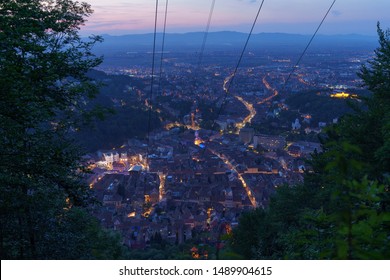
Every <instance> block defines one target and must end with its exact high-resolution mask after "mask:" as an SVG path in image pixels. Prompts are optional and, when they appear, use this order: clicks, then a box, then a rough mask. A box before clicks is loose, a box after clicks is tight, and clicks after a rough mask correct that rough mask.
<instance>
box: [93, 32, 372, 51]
mask: <svg viewBox="0 0 390 280" xmlns="http://www.w3.org/2000/svg"><path fill="white" fill-rule="evenodd" d="M203 36H204V33H203V32H193V33H183V34H175V33H172V34H166V37H165V50H166V51H181V52H186V51H188V52H194V51H198V50H199V49H200V47H201V44H202V41H203ZM247 36H248V34H245V33H240V32H230V31H224V32H212V33H209V34H208V37H207V44H206V50H211V51H216V50H218V51H232V50H236V49H242V47H243V45H244V43H245V40H246V38H247ZM103 38H104V42H103V43H102V44H100V45H99V46H97V47H96V48H95V51H96V52H97V53H104V54H108V53H118V52H150V51H152V48H153V34H151V33H150V34H135V35H123V36H110V35H103ZM310 38H311V35H298V34H286V33H259V34H253V35H252V37H251V39H250V42H249V45H248V51H250V50H251V49H256V50H258V49H266V50H269V51H280V50H284V49H286V48H288V49H297V51H298V50H301V49H302V47H304V46H305V45H306V44H307V43H308V42H309V40H310ZM161 42H162V33H158V34H157V44H158V46H160V45H161ZM376 46H377V38H376V37H375V36H364V35H356V34H350V35H317V36H316V38H315V39H314V41H313V43H312V46H311V49H313V50H316V49H318V50H321V49H333V50H335V49H340V50H342V49H348V50H350V49H357V50H362V49H363V50H372V49H374V48H375V47H376Z"/></svg>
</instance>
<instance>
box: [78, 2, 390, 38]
mask: <svg viewBox="0 0 390 280" xmlns="http://www.w3.org/2000/svg"><path fill="white" fill-rule="evenodd" d="M84 1H86V2H88V3H90V4H91V5H92V8H93V9H94V11H95V12H94V14H93V15H92V16H91V17H90V18H89V20H88V23H87V24H86V26H84V27H83V28H82V30H81V33H82V34H84V35H90V34H111V35H123V34H136V33H150V32H153V28H154V11H155V5H156V1H155V0H84ZM165 1H166V0H159V21H158V31H159V32H161V31H162V29H163V18H164V14H163V13H164V10H165V3H166V2H165ZM260 2H261V0H216V4H215V9H214V15H213V19H212V23H211V27H210V31H211V32H212V31H226V30H229V31H240V32H249V30H250V27H251V24H252V22H253V20H254V17H255V15H256V13H257V10H258V8H259V6H260ZM332 2H333V1H332V0H265V2H264V6H263V9H262V12H261V14H260V17H259V20H258V23H257V25H256V28H255V30H254V32H255V33H260V32H285V33H299V34H311V33H313V32H314V30H315V29H316V27H317V26H318V24H319V22H320V21H321V19H322V17H323V16H324V14H325V12H326V11H327V9H328V8H329V7H330V5H331V3H332ZM211 3H212V0H169V6H168V20H167V32H168V33H185V32H193V31H204V30H205V28H206V23H207V19H208V15H209V11H210V7H211ZM389 11H390V1H389V0H337V1H336V4H335V5H334V7H333V9H332V12H331V13H330V14H329V16H328V18H327V19H326V22H325V23H324V25H323V26H322V28H321V30H320V32H319V33H322V34H350V33H356V34H366V35H375V34H376V22H377V21H380V22H381V24H382V27H383V28H384V29H386V28H390V12H389Z"/></svg>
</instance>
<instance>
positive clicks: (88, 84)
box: [0, 0, 102, 259]
mask: <svg viewBox="0 0 390 280" xmlns="http://www.w3.org/2000/svg"><path fill="white" fill-rule="evenodd" d="M91 13H92V9H91V7H90V5H88V4H86V3H79V2H74V1H71V0H1V1H0V96H1V97H0V135H1V142H0V143H1V144H0V145H1V146H0V165H1V168H0V192H1V198H0V201H1V204H0V228H1V230H0V246H1V250H0V252H1V253H0V254H1V258H2V259H11V258H12V259H14V258H18V259H50V258H51V259H52V258H54V259H64V258H65V259H67V258H93V257H94V254H92V249H93V248H92V247H89V248H86V247H85V246H84V245H85V244H83V246H81V245H82V244H81V243H82V242H84V241H85V239H91V240H92V239H94V238H95V239H96V238H97V235H96V234H92V233H91V231H90V229H89V226H90V225H91V223H90V222H86V223H83V222H82V221H78V220H77V219H74V218H72V217H74V215H75V213H79V214H78V215H80V217H84V218H83V219H84V220H85V219H87V220H89V219H90V218H91V217H89V215H88V214H86V212H85V211H84V210H82V208H81V207H82V206H85V205H86V204H87V203H88V188H87V187H86V186H85V185H84V184H83V182H82V175H83V172H84V171H85V169H84V168H83V167H82V166H81V163H80V160H79V159H80V151H79V150H78V148H77V146H76V145H74V143H73V142H72V140H71V139H70V137H69V132H70V131H74V130H77V129H78V127H79V125H80V124H81V123H82V122H83V121H84V120H85V116H91V111H88V110H87V109H86V108H87V106H85V104H87V102H88V100H89V99H91V98H93V97H94V96H95V95H96V94H97V93H98V85H97V84H96V83H94V82H93V81H92V80H90V79H89V78H88V77H87V75H86V74H87V72H88V71H89V70H90V69H92V68H93V67H95V66H97V65H99V64H100V63H101V61H102V60H101V58H100V57H96V56H94V55H93V54H92V52H91V49H92V47H93V45H94V44H95V43H96V42H99V41H101V39H100V38H99V37H91V38H90V39H89V40H83V39H81V37H80V36H79V34H78V31H79V29H80V26H82V25H83V24H84V22H85V20H86V17H88V16H89V15H90V14H91ZM88 217H89V218H88ZM83 219H81V220H83ZM64 225H66V226H65V227H64ZM72 228H77V230H75V231H72V230H71V229H72ZM80 236H84V238H80ZM57 237H58V238H57ZM55 240H57V242H54V241H55ZM77 248H78V249H77ZM80 248H84V249H83V250H81V249H80ZM72 249H75V250H72ZM76 249H77V250H76ZM76 252H78V253H76ZM95 256H96V257H97V254H95Z"/></svg>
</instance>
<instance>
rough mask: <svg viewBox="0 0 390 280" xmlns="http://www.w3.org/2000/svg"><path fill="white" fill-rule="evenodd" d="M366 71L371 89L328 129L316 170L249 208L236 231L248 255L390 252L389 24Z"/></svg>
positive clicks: (376, 255)
mask: <svg viewBox="0 0 390 280" xmlns="http://www.w3.org/2000/svg"><path fill="white" fill-rule="evenodd" d="M378 34H379V43H380V47H379V48H378V49H377V50H376V52H375V53H376V56H375V58H374V59H373V60H372V61H370V62H369V64H368V65H367V66H363V67H362V68H361V71H360V72H359V76H360V77H361V78H362V79H363V81H364V85H365V86H366V87H367V89H369V90H370V91H371V92H372V96H371V97H367V98H365V99H364V102H363V103H361V104H360V106H358V105H359V104H357V105H356V104H354V105H353V109H354V112H353V113H351V114H348V115H346V116H344V117H343V118H341V120H340V122H339V123H338V124H337V125H333V126H331V127H329V128H328V130H327V131H326V135H325V136H324V137H322V139H321V142H322V146H323V152H322V153H320V154H315V155H313V159H312V160H311V165H312V166H313V169H314V172H311V173H307V174H306V175H305V181H304V183H303V184H301V185H297V186H283V187H281V188H278V190H277V192H276V195H275V196H274V197H273V198H272V201H271V203H270V207H269V209H266V210H262V209H257V210H256V211H253V212H250V213H247V214H245V215H244V216H242V217H241V220H240V223H239V226H238V227H237V228H236V229H235V230H234V232H233V236H232V238H231V247H232V249H233V250H234V251H235V252H237V253H239V254H241V255H242V256H243V257H244V258H246V259H253V258H255V259H257V258H258V259H388V258H390V212H389V210H390V192H389V181H390V180H389V179H390V178H389V176H390V174H389V171H390V30H388V31H386V32H385V31H383V30H381V29H380V27H379V25H378Z"/></svg>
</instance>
